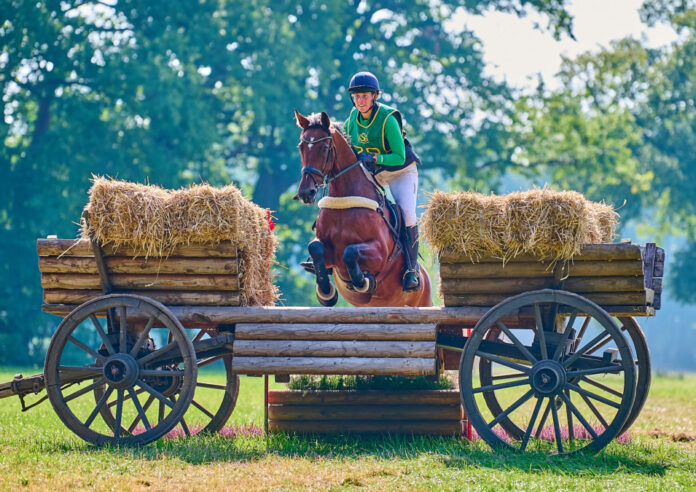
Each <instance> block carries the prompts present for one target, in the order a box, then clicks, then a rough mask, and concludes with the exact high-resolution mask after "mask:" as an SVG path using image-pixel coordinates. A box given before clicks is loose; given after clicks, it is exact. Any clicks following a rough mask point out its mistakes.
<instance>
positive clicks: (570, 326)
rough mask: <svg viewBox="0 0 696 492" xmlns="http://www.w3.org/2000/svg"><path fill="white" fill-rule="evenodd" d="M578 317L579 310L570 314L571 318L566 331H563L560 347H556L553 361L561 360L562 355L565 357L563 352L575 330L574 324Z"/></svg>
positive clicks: (574, 310)
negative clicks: (571, 333)
mask: <svg viewBox="0 0 696 492" xmlns="http://www.w3.org/2000/svg"><path fill="white" fill-rule="evenodd" d="M577 315H578V310H577V309H573V311H572V312H571V313H570V318H568V323H567V324H566V327H565V330H564V331H563V336H562V337H561V341H560V342H559V343H558V346H556V351H555V352H554V354H553V360H560V358H561V355H563V352H564V351H565V345H566V342H567V341H568V337H569V336H570V332H571V331H572V330H573V324H574V323H575V318H576V317H577Z"/></svg>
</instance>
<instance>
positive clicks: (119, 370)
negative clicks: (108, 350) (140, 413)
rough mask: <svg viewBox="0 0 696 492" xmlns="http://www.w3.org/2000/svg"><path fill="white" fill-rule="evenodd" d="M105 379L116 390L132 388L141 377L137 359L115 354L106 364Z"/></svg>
mask: <svg viewBox="0 0 696 492" xmlns="http://www.w3.org/2000/svg"><path fill="white" fill-rule="evenodd" d="M103 372H104V377H105V378H106V380H107V381H108V382H109V385H111V386H113V387H114V388H116V389H127V388H132V387H133V385H135V383H136V381H137V380H138V376H139V375H140V368H139V366H138V362H137V361H136V360H135V358H133V357H131V356H130V355H128V354H123V353H119V354H115V355H113V356H112V357H110V358H109V360H107V361H106V364H104V369H103Z"/></svg>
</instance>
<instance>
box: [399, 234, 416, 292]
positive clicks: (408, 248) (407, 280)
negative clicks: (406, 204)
mask: <svg viewBox="0 0 696 492" xmlns="http://www.w3.org/2000/svg"><path fill="white" fill-rule="evenodd" d="M405 239H406V241H405V242H406V244H405V245H404V268H405V270H404V276H403V277H402V286H403V289H404V290H405V291H411V290H418V289H420V275H419V270H418V226H417V225H415V226H412V227H407V228H406V238H405Z"/></svg>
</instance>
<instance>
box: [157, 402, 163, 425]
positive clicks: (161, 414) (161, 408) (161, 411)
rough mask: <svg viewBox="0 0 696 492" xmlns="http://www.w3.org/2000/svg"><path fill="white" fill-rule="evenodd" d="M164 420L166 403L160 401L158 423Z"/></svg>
mask: <svg viewBox="0 0 696 492" xmlns="http://www.w3.org/2000/svg"><path fill="white" fill-rule="evenodd" d="M163 420H164V403H163V402H161V401H160V402H159V410H158V411H157V423H158V424H159V423H160V422H162V421H163Z"/></svg>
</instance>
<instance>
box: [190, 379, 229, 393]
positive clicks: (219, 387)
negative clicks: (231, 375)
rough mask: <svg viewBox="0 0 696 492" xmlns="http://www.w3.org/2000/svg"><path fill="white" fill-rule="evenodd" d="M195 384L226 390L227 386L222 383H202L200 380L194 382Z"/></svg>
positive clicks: (200, 386) (201, 386)
mask: <svg viewBox="0 0 696 492" xmlns="http://www.w3.org/2000/svg"><path fill="white" fill-rule="evenodd" d="M196 386H198V387H199V388H209V389H216V390H221V391H227V386H225V385H224V384H215V383H204V382H202V381H198V382H196Z"/></svg>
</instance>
